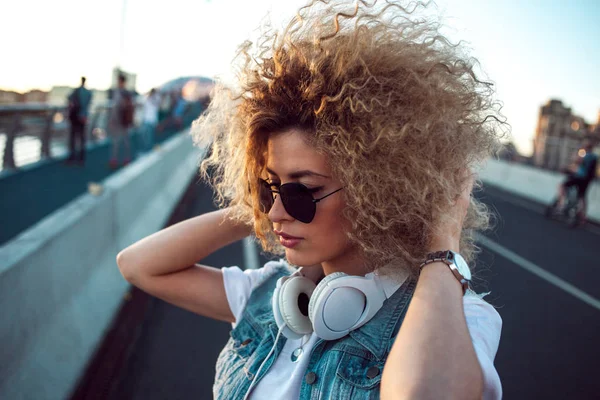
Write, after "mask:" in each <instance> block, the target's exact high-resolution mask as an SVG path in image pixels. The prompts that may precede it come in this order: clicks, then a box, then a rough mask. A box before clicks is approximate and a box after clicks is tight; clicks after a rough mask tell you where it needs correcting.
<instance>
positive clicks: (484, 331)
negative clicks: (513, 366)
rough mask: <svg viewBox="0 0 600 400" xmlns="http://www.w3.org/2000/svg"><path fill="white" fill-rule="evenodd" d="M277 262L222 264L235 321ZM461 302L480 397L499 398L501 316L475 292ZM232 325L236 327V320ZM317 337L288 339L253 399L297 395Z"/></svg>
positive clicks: (224, 280) (281, 397)
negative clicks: (296, 352)
mask: <svg viewBox="0 0 600 400" xmlns="http://www.w3.org/2000/svg"><path fill="white" fill-rule="evenodd" d="M276 266H277V264H276V263H274V262H270V263H267V264H266V265H265V266H264V267H263V268H260V269H252V270H245V271H242V270H241V269H239V268H238V267H229V268H223V282H224V284H225V292H226V294H227V301H228V302H229V307H230V308H231V312H232V314H233V316H234V317H235V320H236V321H238V320H239V319H240V317H241V316H242V313H243V311H244V308H245V307H246V303H247V302H248V299H249V298H250V294H251V293H252V290H253V289H254V288H255V287H257V286H259V285H260V284H261V283H262V282H264V281H265V280H266V279H267V278H268V277H270V276H271V275H272V274H274V273H275V272H276V269H275V268H276ZM382 279H385V278H384V277H382ZM463 305H464V311H465V316H466V320H467V327H468V329H469V333H470V334H471V340H472V341H473V346H474V348H475V353H476V354H477V358H478V359H479V363H480V364H481V369H482V371H483V379H484V390H483V398H484V400H496V399H501V398H502V386H501V384H500V377H499V376H498V372H497V371H496V368H495V367H494V358H495V357H496V352H497V351H498V345H499V343H500V331H501V329H502V319H501V318H500V315H499V314H498V312H497V311H496V310H495V309H494V307H492V306H491V305H490V304H488V303H487V302H486V301H485V300H483V299H480V298H479V297H478V296H477V295H474V294H467V295H466V296H464V297H463ZM232 325H233V327H235V322H234V323H233V324H232ZM280 340H281V338H280ZM317 340H318V337H317V336H316V335H315V334H311V335H307V336H305V337H304V338H302V339H298V340H291V339H288V340H287V341H286V343H285V345H284V347H283V350H282V351H281V353H280V354H279V356H278V357H277V359H276V360H275V363H274V364H273V366H272V367H271V368H270V369H269V371H268V372H267V374H265V375H264V376H263V378H262V379H261V380H260V382H258V384H257V385H256V386H255V388H254V389H253V391H252V393H251V395H250V396H249V398H250V399H252V400H261V399H268V400H276V399H298V398H299V397H300V386H301V384H302V378H303V377H304V374H305V372H306V368H307V366H308V362H309V361H310V354H311V352H312V349H313V347H314V345H315V343H316V342H317ZM301 345H302V355H301V356H300V358H299V359H298V360H297V361H296V362H293V361H292V359H291V356H292V353H293V352H294V350H296V349H297V348H299V347H301Z"/></svg>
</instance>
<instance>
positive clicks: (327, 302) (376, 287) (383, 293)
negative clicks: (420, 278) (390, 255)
mask: <svg viewBox="0 0 600 400" xmlns="http://www.w3.org/2000/svg"><path fill="white" fill-rule="evenodd" d="M399 287H400V285H399V284H397V283H394V282H393V281H391V280H382V279H380V277H379V276H378V275H377V274H375V273H370V274H367V275H366V276H364V277H362V276H353V275H347V274H345V273H343V272H334V273H332V274H329V275H327V276H326V277H325V278H323V280H321V282H319V284H318V285H316V284H315V282H313V281H312V280H310V279H308V278H307V277H305V276H304V273H303V272H302V268H300V269H299V270H298V271H296V272H295V273H294V274H292V275H291V276H284V277H282V278H279V280H278V281H277V286H276V287H275V291H274V292H273V298H272V307H273V315H274V316H275V321H276V322H277V326H278V327H279V330H280V331H282V333H283V335H284V336H285V337H287V338H288V339H300V338H301V337H302V336H304V335H307V334H310V333H312V332H313V331H314V332H315V334H316V335H317V336H318V337H320V338H321V339H324V340H335V339H339V338H341V337H343V336H346V335H347V334H348V333H349V332H350V331H352V330H354V329H357V328H360V327H361V326H363V325H364V324H366V323H367V322H369V320H370V319H371V318H373V316H375V314H377V311H379V309H380V308H381V306H382V305H383V302H384V301H385V300H386V299H388V298H389V297H390V296H391V295H392V294H393V293H394V292H395V291H396V290H397V289H398V288H399Z"/></svg>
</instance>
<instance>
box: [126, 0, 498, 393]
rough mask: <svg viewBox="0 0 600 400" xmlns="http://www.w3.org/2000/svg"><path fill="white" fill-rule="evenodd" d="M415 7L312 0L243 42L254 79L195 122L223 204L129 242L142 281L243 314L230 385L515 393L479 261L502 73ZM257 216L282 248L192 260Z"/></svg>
mask: <svg viewBox="0 0 600 400" xmlns="http://www.w3.org/2000/svg"><path fill="white" fill-rule="evenodd" d="M416 12H417V11H416V10H411V9H406V8H403V7H402V5H400V4H397V3H393V2H385V4H384V5H381V4H377V3H375V4H373V5H368V4H364V3H363V2H359V3H358V5H357V6H350V7H349V6H348V5H345V4H338V3H331V2H323V1H320V2H316V1H315V2H313V3H311V4H309V5H308V6H307V7H304V8H302V9H301V10H300V11H299V13H298V15H297V17H296V18H295V19H294V20H293V21H292V22H291V23H290V25H289V26H288V27H287V29H286V31H285V32H284V33H283V34H281V35H276V34H275V33H272V32H267V33H265V35H264V36H263V38H262V40H260V41H259V43H258V45H257V46H255V47H253V46H252V44H251V43H246V44H245V45H244V46H242V48H241V50H240V55H241V56H242V58H241V59H242V61H243V62H242V64H241V67H240V83H239V89H229V90H225V89H224V88H221V89H220V90H217V91H216V94H215V97H214V99H213V100H212V102H211V105H210V107H209V110H208V113H207V114H205V115H204V116H203V117H202V118H201V119H200V120H199V121H198V122H197V123H196V125H195V128H194V132H195V133H194V135H195V139H196V141H197V143H199V144H204V143H211V155H210V156H209V157H208V158H207V159H206V160H205V161H204V162H203V164H202V168H201V169H202V171H203V173H204V176H205V177H208V175H209V174H208V171H209V170H210V176H211V177H212V182H213V185H214V187H215V189H216V193H217V195H218V196H219V200H220V204H221V205H222V206H223V209H222V210H220V211H216V212H212V213H208V214H205V215H201V216H199V217H196V218H193V219H190V220H188V221H184V222H182V223H179V224H177V225H175V226H172V227H170V228H167V229H165V230H163V231H160V232H158V233H156V234H154V235H152V236H149V237H147V238H145V239H143V240H141V241H140V242H138V243H136V244H134V245H132V246H130V247H129V248H127V249H125V250H124V251H122V252H121V253H120V254H119V255H118V258H117V261H118V264H119V268H120V270H121V272H122V274H123V275H124V277H125V278H126V279H127V280H128V281H129V282H131V283H132V284H134V285H136V286H138V287H140V288H141V289H143V290H145V291H146V292H148V293H150V294H152V295H154V296H157V297H160V298H162V299H164V300H166V301H168V302H171V303H173V304H175V305H178V306H180V307H183V308H186V309H188V310H191V311H193V312H196V313H198V314H200V315H204V316H208V317H211V318H215V319H220V320H223V321H228V322H231V323H233V327H234V329H233V331H232V332H231V339H230V340H229V342H228V343H227V345H226V347H225V348H224V349H223V351H222V353H221V355H220V356H219V359H218V361H217V367H216V369H217V371H216V379H215V385H214V389H213V390H214V395H215V398H218V399H241V398H252V399H263V398H269V399H272V398H281V399H293V398H296V399H297V398H299V399H309V398H331V399H350V398H351V399H372V398H379V397H381V398H384V399H421V398H423V399H475V398H477V399H480V398H482V397H483V398H486V399H496V398H500V397H501V386H500V380H499V377H498V374H497V373H496V370H495V368H494V366H493V359H494V357H495V353H496V350H497V348H498V343H499V339H500V329H501V320H500V317H499V315H498V314H497V312H496V311H495V310H494V309H493V307H491V306H490V305H489V304H487V303H486V302H485V301H484V300H482V299H481V298H480V297H481V296H478V295H476V294H475V293H473V292H472V291H470V290H467V286H468V280H469V279H470V271H469V268H468V266H467V265H466V264H465V262H464V260H466V261H472V259H473V255H474V249H475V246H474V244H473V238H472V236H471V235H472V232H473V230H475V229H481V228H484V227H485V226H486V223H487V221H488V218H487V217H488V215H487V213H486V211H485V208H484V207H483V206H482V205H481V204H479V203H478V202H477V201H476V200H475V199H473V198H471V197H470V193H471V189H472V186H473V178H472V174H471V173H469V172H468V171H470V169H471V167H473V166H474V164H475V163H477V162H478V161H481V160H483V159H485V158H486V157H487V156H488V155H489V153H490V152H491V151H493V150H494V149H495V148H496V145H497V143H498V137H497V135H496V133H495V130H494V128H495V127H494V126H493V124H492V123H493V122H494V121H497V119H496V118H495V116H496V113H495V111H494V110H493V106H494V103H493V102H492V101H491V94H492V93H491V90H490V85H489V84H486V83H483V82H481V81H479V80H478V79H477V78H476V77H475V74H474V73H473V62H472V61H471V60H470V59H465V58H464V56H462V55H461V53H460V52H459V49H458V48H457V47H456V46H453V45H450V44H449V43H448V41H446V39H444V37H443V36H441V35H440V34H439V32H438V30H437V25H436V24H434V23H430V22H426V21H425V20H424V19H422V18H418V17H417V16H416ZM489 117H492V118H489ZM250 233H254V234H255V235H256V237H257V238H258V239H259V240H260V243H261V245H262V247H263V249H265V250H267V251H270V252H273V253H276V254H282V253H284V254H285V260H283V259H282V260H280V261H277V262H275V261H274V262H269V263H267V265H265V266H264V267H263V268H260V269H258V270H248V271H244V272H242V271H241V270H240V269H239V268H237V267H231V268H223V269H216V268H212V267H208V266H201V265H194V263H195V261H196V260H199V259H202V258H204V257H206V256H207V255H209V254H211V253H212V252H214V251H216V250H217V249H219V248H221V247H223V246H226V245H227V244H229V243H232V242H234V241H236V240H240V239H242V238H244V237H246V236H248V235H249V234H250ZM461 255H462V256H461ZM290 265H293V266H294V267H291V266H290ZM297 267H302V268H300V269H297Z"/></svg>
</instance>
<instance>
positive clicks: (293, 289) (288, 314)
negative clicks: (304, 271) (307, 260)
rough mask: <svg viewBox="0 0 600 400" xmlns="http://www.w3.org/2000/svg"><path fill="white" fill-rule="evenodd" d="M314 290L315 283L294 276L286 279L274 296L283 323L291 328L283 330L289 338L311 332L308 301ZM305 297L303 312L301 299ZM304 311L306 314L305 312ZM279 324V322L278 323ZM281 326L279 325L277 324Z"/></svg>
mask: <svg viewBox="0 0 600 400" xmlns="http://www.w3.org/2000/svg"><path fill="white" fill-rule="evenodd" d="M314 290H315V283H314V282H313V281H311V280H310V279H307V278H304V277H301V276H295V277H292V278H289V279H287V280H286V281H285V282H284V284H283V285H282V286H281V288H280V289H279V291H278V293H277V298H275V296H274V299H273V300H274V301H277V307H276V308H277V310H278V312H279V315H280V317H281V320H282V321H283V323H284V325H285V326H286V327H287V328H288V329H289V330H291V334H290V332H287V333H286V331H285V330H284V332H283V333H284V335H286V337H288V338H290V339H298V338H301V337H302V336H304V335H306V334H309V333H312V331H313V329H312V323H311V321H310V319H309V316H308V303H309V302H310V298H311V296H312V294H313V291H314ZM303 298H305V300H304V301H306V303H307V305H306V307H307V310H306V311H305V312H304V313H303V312H302V309H301V307H300V306H301V303H302V301H303V300H302V299H303ZM305 313H306V314H305ZM278 325H279V323H278ZM279 327H280V328H281V326H279Z"/></svg>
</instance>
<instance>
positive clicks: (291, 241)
mask: <svg viewBox="0 0 600 400" xmlns="http://www.w3.org/2000/svg"><path fill="white" fill-rule="evenodd" d="M275 234H276V235H277V236H279V242H280V243H281V245H282V246H283V247H287V248H288V249H291V248H293V247H296V246H297V245H298V243H300V241H301V240H302V239H303V238H299V237H296V236H291V235H288V234H286V233H283V232H279V231H275Z"/></svg>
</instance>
